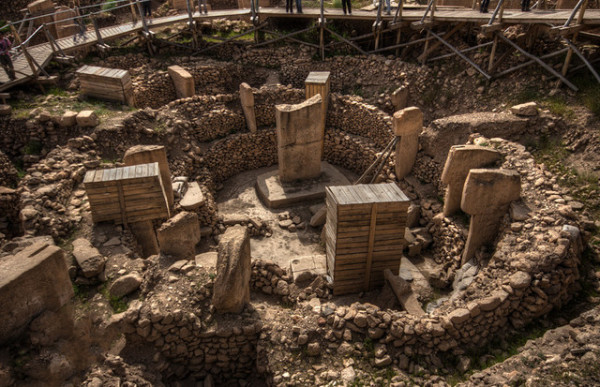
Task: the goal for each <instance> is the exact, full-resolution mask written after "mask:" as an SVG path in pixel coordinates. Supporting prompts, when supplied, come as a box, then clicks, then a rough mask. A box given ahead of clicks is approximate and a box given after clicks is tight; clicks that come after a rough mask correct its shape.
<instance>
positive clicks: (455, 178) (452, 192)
mask: <svg viewBox="0 0 600 387" xmlns="http://www.w3.org/2000/svg"><path fill="white" fill-rule="evenodd" d="M498 160H500V152H498V151H497V150H495V149H492V148H488V147H484V146H478V145H454V146H452V147H451V148H450V152H448V158H446V164H445V165H444V171H443V172H442V183H444V184H446V185H447V186H448V187H447V188H446V197H445V198H444V216H449V215H452V214H453V213H455V212H456V211H458V210H459V209H460V201H461V198H462V192H463V187H464V185H465V180H466V179H467V175H468V174H469V171H470V170H471V169H473V168H483V167H487V166H489V165H491V164H493V163H495V162H496V161H498Z"/></svg>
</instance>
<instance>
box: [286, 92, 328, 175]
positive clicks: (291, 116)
mask: <svg viewBox="0 0 600 387" xmlns="http://www.w3.org/2000/svg"><path fill="white" fill-rule="evenodd" d="M321 102H322V99H321V95H320V94H317V95H315V96H313V97H311V98H309V99H307V100H306V101H304V102H302V103H299V104H297V105H277V106H275V108H276V113H275V119H276V122H277V155H278V158H279V178H280V179H281V181H282V182H291V181H295V180H302V179H314V178H317V177H319V176H320V175H321V157H320V156H321V149H322V146H323V145H322V144H323V136H324V133H323V127H322V125H323V124H322V118H323V110H322V106H321Z"/></svg>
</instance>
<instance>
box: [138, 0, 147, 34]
mask: <svg viewBox="0 0 600 387" xmlns="http://www.w3.org/2000/svg"><path fill="white" fill-rule="evenodd" d="M136 4H137V8H138V12H139V13H140V17H141V18H142V28H143V30H144V32H146V33H148V23H147V22H146V17H145V16H144V10H143V9H142V4H141V3H140V2H139V1H137V2H136Z"/></svg>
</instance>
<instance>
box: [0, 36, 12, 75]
mask: <svg viewBox="0 0 600 387" xmlns="http://www.w3.org/2000/svg"><path fill="white" fill-rule="evenodd" d="M11 47H12V43H11V41H10V40H9V39H8V37H6V36H4V31H0V65H2V68H4V71H6V75H8V78H9V79H10V80H11V81H14V80H15V79H16V76H15V68H14V66H13V62H12V58H11V57H10V48H11Z"/></svg>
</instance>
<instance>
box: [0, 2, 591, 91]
mask: <svg viewBox="0 0 600 387" xmlns="http://www.w3.org/2000/svg"><path fill="white" fill-rule="evenodd" d="M424 12H425V10H424V8H417V9H415V8H413V9H411V8H408V7H405V8H404V10H403V12H402V22H416V21H420V20H421V18H422V17H423V14H424ZM571 12H572V11H571V10H557V11H532V12H521V11H519V10H515V9H507V10H505V11H504V15H503V19H502V23H503V24H550V25H562V24H563V23H564V22H565V21H566V20H567V19H568V18H569V16H570V15H571ZM324 14H325V17H326V18H327V19H336V20H342V19H343V20H349V21H352V20H367V21H375V20H376V18H377V12H375V11H363V10H355V11H354V12H353V13H352V15H344V14H343V12H342V10H341V9H331V8H329V9H325V11H324ZM258 15H259V16H260V17H261V18H263V19H267V18H294V19H313V20H317V19H318V18H319V17H320V10H319V9H314V8H305V9H304V13H302V14H298V13H286V12H285V11H284V9H282V8H260V9H259V12H258ZM242 16H245V17H249V16H251V11H250V10H249V9H234V10H218V11H212V12H210V13H209V14H206V15H205V14H199V13H195V14H194V15H193V18H194V19H195V20H197V21H200V22H202V21H204V20H211V19H221V18H239V17H242ZM381 17H382V19H383V20H384V21H392V20H393V18H394V16H393V14H392V15H382V16H381ZM188 18H189V17H188V15H187V14H180V15H176V16H168V17H162V18H155V19H153V20H152V22H151V23H149V24H148V28H149V29H155V28H158V27H163V26H168V25H171V24H176V23H182V22H186V21H188ZM489 19H490V14H482V13H479V12H478V11H475V10H471V9H464V8H456V7H438V9H437V10H436V11H435V21H436V22H456V23H460V22H471V23H474V24H487V23H488V21H489ZM582 24H583V25H587V26H598V25H600V10H599V9H588V10H587V11H586V12H585V16H584V18H583V21H582ZM142 30H143V25H142V22H141V21H137V22H135V23H131V22H130V23H125V24H121V25H116V26H111V27H105V28H100V29H99V32H100V35H101V37H102V40H111V39H115V38H119V37H122V36H125V35H129V34H132V33H137V32H140V31H142ZM56 42H57V45H58V46H59V47H60V49H61V50H62V52H63V53H64V54H69V53H71V52H73V51H76V50H78V49H81V48H84V47H87V46H93V45H96V44H98V43H99V42H98V38H97V36H96V32H95V30H93V29H92V30H88V31H87V32H86V34H85V37H84V38H81V37H80V38H79V39H78V41H77V42H75V41H74V40H73V37H72V36H71V37H66V38H62V39H58V40H57V41H56ZM27 50H28V52H29V54H30V55H31V57H32V58H33V60H34V61H35V62H36V63H37V64H38V65H39V66H40V67H42V68H44V67H46V66H47V65H48V63H49V62H50V61H51V60H52V58H53V56H54V55H55V54H57V53H55V52H54V51H53V50H52V46H51V45H50V43H43V44H39V45H35V46H31V47H29V48H28V49H27ZM14 67H15V70H16V72H17V74H16V75H17V79H16V80H14V81H9V79H8V76H7V75H6V74H5V72H4V71H2V70H0V91H4V90H7V89H9V88H11V87H13V86H15V85H19V84H23V83H26V82H28V81H30V80H32V78H33V71H32V69H31V67H30V65H29V63H28V61H27V60H26V58H25V55H23V54H22V53H21V54H20V55H18V56H16V57H15V58H14ZM36 71H38V72H39V69H37V68H36Z"/></svg>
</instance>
